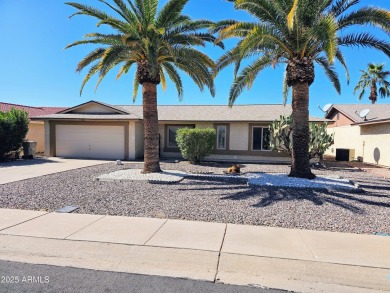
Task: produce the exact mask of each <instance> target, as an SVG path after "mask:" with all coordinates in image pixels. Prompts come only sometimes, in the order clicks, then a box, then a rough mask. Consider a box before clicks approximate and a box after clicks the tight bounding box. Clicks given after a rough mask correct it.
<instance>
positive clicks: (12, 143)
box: [0, 108, 28, 159]
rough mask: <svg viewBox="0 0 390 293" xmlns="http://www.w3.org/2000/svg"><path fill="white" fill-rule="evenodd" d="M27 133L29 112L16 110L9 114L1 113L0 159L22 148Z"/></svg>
mask: <svg viewBox="0 0 390 293" xmlns="http://www.w3.org/2000/svg"><path fill="white" fill-rule="evenodd" d="M27 131H28V115H27V112H25V111H23V110H18V109H14V108H12V109H11V111H9V112H1V111H0V159H4V158H5V157H6V156H7V155H8V154H9V153H10V152H12V151H18V150H19V149H20V148H21V146H22V142H23V140H24V138H25V136H26V134H27Z"/></svg>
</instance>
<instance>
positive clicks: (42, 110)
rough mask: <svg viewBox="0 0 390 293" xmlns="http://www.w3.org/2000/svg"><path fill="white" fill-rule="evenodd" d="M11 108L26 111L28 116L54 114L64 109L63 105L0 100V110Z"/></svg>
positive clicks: (4, 110) (5, 110)
mask: <svg viewBox="0 0 390 293" xmlns="http://www.w3.org/2000/svg"><path fill="white" fill-rule="evenodd" d="M12 108H15V109H19V110H24V111H26V112H27V114H28V117H29V118H34V117H37V116H41V115H49V114H54V113H57V112H60V111H62V110H64V109H66V108H65V107H33V106H25V105H18V104H11V103H4V102H0V111H2V112H8V111H10V110H11V109H12Z"/></svg>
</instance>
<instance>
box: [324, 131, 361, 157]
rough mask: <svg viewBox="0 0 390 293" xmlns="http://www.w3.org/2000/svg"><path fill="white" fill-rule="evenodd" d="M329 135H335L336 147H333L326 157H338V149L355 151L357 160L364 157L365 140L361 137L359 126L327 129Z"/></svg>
mask: <svg viewBox="0 0 390 293" xmlns="http://www.w3.org/2000/svg"><path fill="white" fill-rule="evenodd" d="M327 132H328V133H334V135H335V136H334V145H332V146H331V147H330V148H329V149H328V150H327V151H326V152H325V155H329V156H333V157H335V156H336V149H338V148H340V149H354V150H355V159H356V158H357V157H358V156H363V140H362V138H361V136H360V128H359V126H350V125H348V126H341V127H333V128H328V129H327Z"/></svg>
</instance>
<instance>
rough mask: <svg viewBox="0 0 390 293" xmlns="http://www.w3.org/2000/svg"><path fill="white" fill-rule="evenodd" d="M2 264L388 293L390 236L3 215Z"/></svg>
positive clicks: (283, 287) (293, 288)
mask: <svg viewBox="0 0 390 293" xmlns="http://www.w3.org/2000/svg"><path fill="white" fill-rule="evenodd" d="M0 260H4V261H13V262H26V263H30V264H46V265H54V266H59V267H64V268H66V267H74V268H82V269H93V270H100V271H107V272H117V273H118V272H121V273H128V274H143V275H154V276H164V277H174V278H184V279H192V280H198V281H209V282H216V283H225V284H233V285H243V286H249V285H250V286H256V287H265V288H275V289H281V290H290V291H295V292H347V293H348V292H351V293H352V292H353V293H360V292H384V291H390V237H386V236H376V235H358V234H348V233H335V232H325V231H310V230H300V229H283V228H272V227H261V226H245V225H234V224H223V223H208V222H195V221H181V220H170V219H152V218H131V217H117V216H104V215H83V214H61V213H47V212H40V211H27V210H12V209H0ZM0 292H1V290H0ZM199 292H202V291H199ZM240 292H241V291H240Z"/></svg>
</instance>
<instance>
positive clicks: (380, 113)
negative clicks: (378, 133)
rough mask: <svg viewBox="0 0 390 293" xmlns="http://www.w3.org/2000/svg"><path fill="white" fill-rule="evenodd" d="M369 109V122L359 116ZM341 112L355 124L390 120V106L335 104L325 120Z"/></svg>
mask: <svg viewBox="0 0 390 293" xmlns="http://www.w3.org/2000/svg"><path fill="white" fill-rule="evenodd" d="M364 109H368V110H370V112H369V113H368V115H367V121H365V120H364V118H361V117H360V116H359V113H360V112H361V111H362V110H364ZM333 111H339V112H341V113H343V114H344V115H346V116H347V117H348V118H350V119H351V120H352V121H353V122H355V123H361V122H374V121H379V120H388V119H390V104H335V105H333V106H332V108H330V110H329V112H328V113H327V114H326V115H325V118H327V117H330V114H331V112H333Z"/></svg>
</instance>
